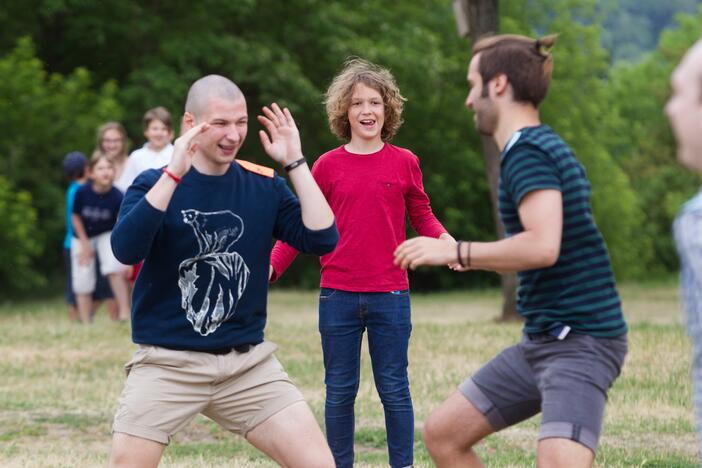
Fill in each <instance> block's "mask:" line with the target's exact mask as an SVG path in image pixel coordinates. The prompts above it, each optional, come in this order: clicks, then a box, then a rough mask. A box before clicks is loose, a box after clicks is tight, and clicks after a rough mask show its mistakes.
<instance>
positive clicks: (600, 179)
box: [507, 0, 651, 279]
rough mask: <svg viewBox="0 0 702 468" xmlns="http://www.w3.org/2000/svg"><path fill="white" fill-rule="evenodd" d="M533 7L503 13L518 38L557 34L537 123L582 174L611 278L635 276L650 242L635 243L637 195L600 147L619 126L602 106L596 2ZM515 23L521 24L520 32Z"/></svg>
mask: <svg viewBox="0 0 702 468" xmlns="http://www.w3.org/2000/svg"><path fill="white" fill-rule="evenodd" d="M536 3H537V6H539V5H540V6H541V7H542V8H534V2H530V1H528V0H527V1H513V2H509V5H510V7H509V10H508V13H507V14H508V15H510V16H509V17H510V25H511V26H512V27H514V28H515V29H516V30H518V31H519V32H521V33H526V34H527V35H531V36H536V35H538V32H537V31H544V32H545V33H549V34H551V33H557V34H558V40H557V42H556V45H555V47H554V49H553V54H554V72H553V78H552V81H551V87H550V90H549V94H548V96H547V98H546V100H545V101H544V103H543V105H542V106H541V118H542V121H543V122H545V123H547V124H549V125H550V126H552V127H553V128H554V130H556V131H557V132H558V133H559V134H560V135H561V136H562V137H563V139H564V140H565V141H566V143H568V144H569V145H570V146H571V147H572V148H573V150H574V151H575V154H576V155H577V157H578V159H579V160H580V161H581V162H582V163H583V165H584V166H585V168H586V170H587V173H588V178H589V179H590V182H591V184H592V190H593V196H592V204H593V213H594V216H595V220H596V222H597V224H598V226H599V228H600V230H601V231H602V234H603V236H604V237H605V240H606V241H607V245H608V247H609V251H610V255H611V257H612V263H613V266H614V270H615V273H616V275H617V277H618V278H620V279H622V278H631V277H637V276H641V275H643V274H644V272H645V268H646V266H648V262H649V260H650V258H651V255H650V247H649V245H648V242H649V240H648V238H646V237H644V236H641V232H642V227H643V213H642V210H641V208H640V207H639V205H638V203H637V195H636V193H635V192H634V190H633V188H632V186H631V184H630V182H629V179H628V177H627V174H625V173H624V172H623V171H622V169H621V168H620V167H619V165H618V163H617V160H616V159H615V158H614V157H613V156H612V154H611V153H610V152H609V151H608V148H607V145H606V143H607V141H608V139H609V138H610V136H609V135H610V129H611V128H612V126H613V125H615V124H619V123H620V121H619V116H618V115H617V114H616V113H614V112H612V110H611V104H610V102H609V101H608V98H609V95H608V93H607V82H606V77H607V73H608V67H609V64H608V57H607V52H606V51H605V50H604V49H603V48H602V47H601V46H600V31H601V28H600V25H599V20H598V17H597V15H596V10H595V1H594V0H568V1H562V2H558V3H557V4H554V3H553V2H547V1H541V2H536ZM528 6H531V8H530V13H528V14H527V13H526V12H525V10H526V9H527V7H528ZM539 11H541V12H548V14H544V13H541V14H539V13H538V12H539ZM512 15H513V16H512ZM523 15H527V16H523ZM520 18H526V21H528V23H526V24H525V23H522V24H521V25H520V24H519V19H520ZM529 28H532V30H529ZM632 240H635V241H634V242H632Z"/></svg>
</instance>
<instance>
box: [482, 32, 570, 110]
mask: <svg viewBox="0 0 702 468" xmlns="http://www.w3.org/2000/svg"><path fill="white" fill-rule="evenodd" d="M555 43H556V35H550V36H545V37H542V38H540V39H532V38H530V37H526V36H519V35H516V34H501V35H497V36H489V37H486V38H483V39H480V40H478V42H476V43H475V45H473V56H475V55H477V54H480V61H479V63H478V71H479V73H480V78H481V79H482V80H483V93H487V89H488V88H487V86H486V84H487V83H488V82H489V81H490V80H491V79H493V78H494V77H496V76H497V75H500V74H504V75H506V76H507V81H509V84H510V85H511V86H512V90H513V93H514V100H515V101H517V102H529V103H531V104H532V105H533V106H534V107H539V104H541V101H543V100H544V98H545V97H546V93H547V92H548V86H549V84H550V82H551V72H552V71H553V57H552V56H551V53H550V48H551V47H553V45H554V44H555ZM486 95H487V94H486Z"/></svg>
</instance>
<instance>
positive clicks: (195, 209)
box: [112, 163, 339, 351]
mask: <svg viewBox="0 0 702 468" xmlns="http://www.w3.org/2000/svg"><path fill="white" fill-rule="evenodd" d="M160 177H161V171H159V170H155V169H152V170H148V171H145V172H143V173H142V174H141V175H140V176H139V177H137V179H136V180H135V181H134V183H133V184H132V186H131V187H130V188H129V189H128V190H127V193H126V194H125V197H124V202H123V203H122V207H121V209H120V213H119V218H118V220H117V225H116V226H115V228H114V230H113V232H112V250H113V251H114V254H115V256H116V257H117V259H118V260H119V261H120V262H122V263H125V264H135V263H137V262H139V261H140V260H144V265H143V267H142V269H141V271H140V272H139V276H138V277H137V280H136V283H135V285H134V292H133V303H132V339H133V341H134V342H135V343H141V344H150V345H156V346H163V347H167V348H174V349H186V350H193V351H206V350H213V349H221V348H229V347H233V346H237V345H240V344H246V343H260V342H261V341H263V328H264V326H265V324H266V299H267V294H268V268H269V264H270V252H271V241H272V239H273V238H276V239H280V240H282V241H285V242H287V243H289V244H290V245H292V246H293V247H295V248H296V249H299V250H301V251H303V252H307V253H312V254H315V255H323V254H326V253H328V252H330V251H332V250H333V249H334V247H335V246H336V243H337V241H338V238H339V235H338V232H337V230H336V225H335V224H333V225H332V226H330V227H329V228H327V229H322V230H319V231H312V230H309V229H307V228H306V227H305V226H304V225H303V223H302V215H301V210H300V203H299V201H298V199H297V198H296V197H295V195H293V193H292V192H291V191H290V189H289V188H288V186H287V184H286V183H285V180H284V179H283V178H281V177H279V176H277V175H273V176H272V177H267V176H265V175H260V174H258V173H254V172H250V171H249V170H246V169H244V168H243V167H241V166H240V165H239V164H236V163H234V164H232V166H231V167H230V168H229V170H228V171H227V173H226V174H224V175H222V176H208V175H204V174H201V173H199V172H197V170H196V169H195V168H194V167H193V168H191V169H190V171H189V172H188V173H187V174H186V175H185V176H184V177H183V180H182V182H181V183H180V184H179V185H178V187H177V188H176V190H175V192H174V194H173V198H172V199H171V201H170V203H169V205H168V208H167V210H166V211H165V212H162V211H160V210H158V209H156V208H154V207H153V206H152V205H151V204H149V203H148V202H147V201H146V199H145V198H144V195H146V193H147V192H148V191H149V190H150V189H151V187H153V186H154V184H155V183H156V182H157V181H158V179H159V178H160Z"/></svg>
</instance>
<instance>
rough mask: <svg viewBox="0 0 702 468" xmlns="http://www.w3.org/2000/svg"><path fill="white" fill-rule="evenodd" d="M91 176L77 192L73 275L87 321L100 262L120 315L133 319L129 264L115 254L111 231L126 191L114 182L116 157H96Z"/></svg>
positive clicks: (77, 299) (73, 221)
mask: <svg viewBox="0 0 702 468" xmlns="http://www.w3.org/2000/svg"><path fill="white" fill-rule="evenodd" d="M88 167H89V170H90V180H89V181H88V182H87V183H85V184H83V185H82V186H81V187H80V188H78V190H77V191H76V194H75V199H74V201H73V210H72V215H71V220H72V224H73V238H72V239H71V279H72V283H73V292H74V293H75V297H76V303H77V305H78V314H79V316H80V320H81V321H82V322H83V323H86V324H87V323H90V320H91V310H92V308H93V303H92V302H93V299H92V293H93V291H94V290H95V283H96V281H95V279H96V271H95V269H96V266H95V265H96V262H95V256H96V255H97V257H98V258H99V261H100V271H101V273H102V274H103V275H105V276H107V278H108V280H109V282H110V287H111V288H112V292H113V294H114V296H115V299H116V300H117V307H118V318H119V320H122V321H126V320H128V319H129V313H130V310H129V309H130V305H129V293H128V288H127V281H126V279H125V277H124V270H125V268H126V267H125V266H124V265H122V264H121V263H119V262H118V261H117V259H116V258H115V256H114V255H113V254H112V248H111V246H110V234H111V233H112V228H113V227H114V225H115V223H116V221H117V214H118V212H119V207H120V205H121V203H122V193H121V192H120V191H119V190H117V189H116V188H115V187H114V186H113V181H114V174H115V169H114V165H113V163H112V161H111V160H110V159H109V158H108V157H107V156H106V155H103V154H98V155H96V156H95V157H93V158H92V159H91V161H90V164H89V166H88Z"/></svg>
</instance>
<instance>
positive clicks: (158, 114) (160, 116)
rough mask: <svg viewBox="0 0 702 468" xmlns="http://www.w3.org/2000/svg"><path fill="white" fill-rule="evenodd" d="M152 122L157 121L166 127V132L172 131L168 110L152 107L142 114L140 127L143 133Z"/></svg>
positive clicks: (161, 107)
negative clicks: (141, 126) (142, 128)
mask: <svg viewBox="0 0 702 468" xmlns="http://www.w3.org/2000/svg"><path fill="white" fill-rule="evenodd" d="M153 120H159V121H161V123H162V124H163V125H165V126H166V128H167V129H168V130H173V122H172V121H171V113H170V112H168V110H167V109H166V108H165V107H163V106H158V107H154V108H153V109H149V110H147V111H146V113H145V114H144V118H143V119H142V125H143V127H144V131H146V130H147V129H148V128H149V125H150V124H151V121H153Z"/></svg>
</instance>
